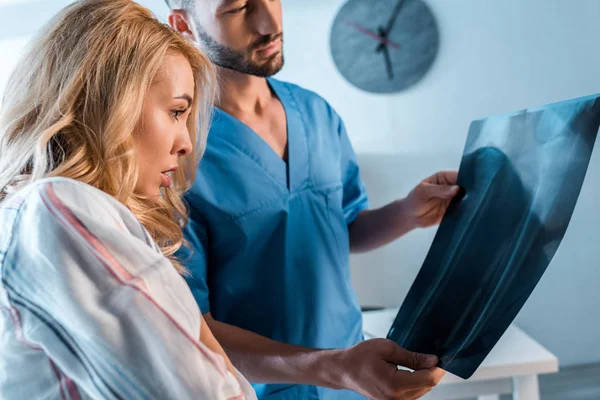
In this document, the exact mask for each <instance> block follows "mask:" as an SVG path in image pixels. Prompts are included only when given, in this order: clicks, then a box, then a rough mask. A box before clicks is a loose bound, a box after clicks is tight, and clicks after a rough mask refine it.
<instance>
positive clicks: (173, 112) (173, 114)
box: [171, 110, 187, 121]
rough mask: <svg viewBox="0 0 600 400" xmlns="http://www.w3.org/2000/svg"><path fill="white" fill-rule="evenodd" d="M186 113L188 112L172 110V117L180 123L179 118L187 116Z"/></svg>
mask: <svg viewBox="0 0 600 400" xmlns="http://www.w3.org/2000/svg"><path fill="white" fill-rule="evenodd" d="M186 111H187V110H171V115H172V116H173V118H175V120H177V121H179V117H181V116H182V115H183V114H185V112H186Z"/></svg>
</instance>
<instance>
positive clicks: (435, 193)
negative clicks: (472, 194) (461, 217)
mask: <svg viewBox="0 0 600 400" xmlns="http://www.w3.org/2000/svg"><path fill="white" fill-rule="evenodd" d="M457 176H458V172H457V171H442V172H438V173H437V174H435V175H432V176H430V177H429V178H427V179H425V180H423V181H422V182H421V183H419V184H418V185H417V186H416V187H415V188H414V189H413V190H412V191H411V192H410V193H409V195H408V196H407V197H406V199H405V201H404V204H403V206H404V207H405V211H406V213H407V217H408V218H410V219H411V221H412V223H413V224H414V226H415V227H417V228H427V227H430V226H433V225H438V224H439V223H440V222H441V221H442V218H443V216H444V214H445V213H446V210H447V209H448V206H449V205H450V202H451V201H452V199H453V198H454V196H456V195H457V194H458V192H459V187H458V186H456V179H457Z"/></svg>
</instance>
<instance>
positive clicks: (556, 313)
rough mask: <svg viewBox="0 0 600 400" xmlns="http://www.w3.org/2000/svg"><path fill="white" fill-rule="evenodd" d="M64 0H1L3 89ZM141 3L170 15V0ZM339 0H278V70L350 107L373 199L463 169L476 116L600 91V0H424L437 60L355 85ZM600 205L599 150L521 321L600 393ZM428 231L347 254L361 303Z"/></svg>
mask: <svg viewBox="0 0 600 400" xmlns="http://www.w3.org/2000/svg"><path fill="white" fill-rule="evenodd" d="M68 3H69V1H63V0H37V1H35V0H34V1H29V0H0V92H3V90H4V86H5V83H6V80H7V78H8V75H9V73H10V71H11V70H12V69H13V68H26V67H27V66H25V65H19V64H18V60H19V54H20V53H21V51H22V49H23V48H24V46H25V45H26V43H27V41H28V40H29V38H30V37H31V36H32V35H34V34H35V33H36V31H37V30H38V29H39V28H40V27H41V26H42V25H43V24H44V23H45V22H46V21H47V20H48V19H49V18H50V17H51V16H52V15H54V14H55V13H56V12H57V11H58V10H59V9H60V8H62V7H64V6H65V5H67V4H68ZM139 3H141V4H142V5H145V6H147V7H148V8H150V9H151V10H153V11H154V12H155V14H156V15H157V16H158V17H159V18H160V19H162V20H163V21H164V20H166V15H167V7H166V5H165V4H164V2H163V1H162V0H141V1H139ZM344 3H345V0H283V6H284V24H285V25H284V38H285V47H284V49H285V57H286V65H285V67H284V69H283V70H282V72H280V73H279V75H278V77H279V78H280V79H283V80H288V81H291V82H294V83H297V84H299V85H301V86H304V87H306V88H308V89H312V90H314V91H316V92H317V93H319V94H320V95H322V96H323V97H324V98H325V99H327V100H328V101H329V102H330V103H331V104H332V105H333V106H334V108H335V109H336V110H337V111H338V113H339V114H340V115H341V116H342V118H343V119H344V121H345V123H346V126H347V129H348V132H349V135H350V138H351V140H352V142H353V144H354V147H355V150H356V152H357V154H358V158H359V162H360V165H361V167H362V174H363V178H364V180H365V182H366V185H367V188H368V191H369V194H370V197H371V201H372V205H373V206H379V205H382V204H384V203H386V202H389V201H391V200H393V199H396V198H400V197H403V196H405V195H406V194H407V193H408V191H409V190H410V189H411V188H412V187H413V186H414V185H415V184H416V183H418V181H419V180H420V179H422V178H424V177H426V176H428V175H430V174H432V173H434V172H435V171H437V170H440V169H457V168H458V166H459V163H460V159H461V155H462V150H463V146H464V141H465V139H466V135H467V131H468V128H469V124H470V122H471V121H472V120H474V119H479V118H484V117H486V116H489V115H494V114H500V113H506V112H511V111H515V110H519V109H523V108H527V107H532V106H538V105H543V104H547V103H551V102H556V101H560V100H566V99H569V98H574V97H580V96H584V95H588V94H594V93H598V92H600V76H599V75H600V46H598V43H599V40H600V22H599V21H600V0H502V1H499V0H427V1H426V3H427V5H428V6H429V8H430V9H431V11H432V13H433V15H434V17H435V20H436V21H437V24H438V29H439V39H440V42H439V52H438V54H437V57H436V59H435V62H434V64H433V66H432V67H431V69H430V70H429V71H428V72H427V74H426V75H425V77H424V78H423V79H422V80H420V81H419V82H418V83H417V84H416V85H415V86H412V87H411V88H409V89H407V90H404V91H401V92H398V93H395V94H385V95H381V94H370V93H367V92H365V91H361V90H359V89H357V88H356V87H354V86H352V85H351V84H350V83H349V82H348V81H347V80H346V79H345V78H344V77H343V76H342V75H341V74H340V73H339V72H338V70H337V68H336V66H335V64H334V60H333V58H332V55H331V50H330V34H331V30H332V24H333V21H334V19H335V16H336V14H337V13H338V12H339V10H340V8H341V7H342V6H343V5H344ZM597 147H598V146H597ZM598 204H600V155H599V154H598V149H596V151H595V152H594V155H593V157H592V160H591V163H590V167H589V171H588V174H587V177H586V182H585V184H584V187H583V190H582V192H581V195H580V198H579V202H578V204H577V207H576V209H575V212H574V215H573V219H572V221H571V224H570V226H569V228H568V230H567V233H566V236H565V238H564V240H563V242H562V244H561V246H560V248H559V250H558V252H557V254H556V256H555V257H554V259H553V261H552V263H551V264H550V266H549V268H548V270H547V272H546V274H545V275H544V277H543V278H542V280H541V282H540V283H539V285H538V287H537V288H536V290H535V291H534V293H533V295H532V296H531V297H530V299H529V300H528V302H527V304H526V305H525V307H524V308H523V309H522V311H521V313H520V314H519V316H518V318H517V320H516V321H515V323H516V324H517V325H518V326H519V327H520V328H521V329H522V330H523V331H525V332H527V333H528V334H529V335H530V336H531V337H533V338H534V339H535V340H537V341H538V342H539V343H540V344H542V345H543V346H544V347H546V348H547V349H548V350H550V351H551V352H552V353H554V354H555V355H556V356H557V357H558V359H559V362H560V366H561V368H562V369H565V370H566V371H569V368H575V369H571V371H573V370H576V371H583V370H587V371H588V376H589V377H590V379H589V382H590V383H589V385H591V386H588V387H587V389H586V388H583V389H581V390H579V391H577V392H572V393H571V394H569V395H568V396H570V397H561V399H562V398H564V399H568V398H573V399H600V367H598V365H600V289H599V287H600V263H599V260H600V235H599V231H598V227H600V210H599V207H598ZM434 235H435V229H429V230H421V231H416V232H413V233H410V234H409V235H407V236H406V237H405V238H403V239H401V240H399V241H397V242H396V243H394V244H392V245H389V246H388V247H385V248H383V249H381V250H379V251H375V252H372V253H369V254H366V255H361V256H353V257H352V260H351V266H352V274H353V280H354V285H355V288H356V291H357V293H358V297H359V300H360V302H361V304H362V305H364V306H385V307H398V306H399V305H400V304H401V303H402V301H403V298H404V296H405V295H406V293H407V292H408V289H409V288H410V285H411V283H412V281H413V280H414V278H415V276H416V274H417V272H418V270H419V268H420V266H421V263H422V262H423V260H424V258H425V256H426V254H427V251H428V249H429V246H430V244H431V242H432V240H433V237H434ZM578 374H579V373H577V374H576V375H578ZM596 378H597V379H596ZM594 382H597V386H594V387H595V388H596V390H597V391H596V392H594V391H593V388H592V386H593V385H595V384H596V383H594ZM582 390H583V392H582ZM594 393H595V394H594ZM564 396H567V395H564ZM586 396H587V397H586ZM590 396H594V397H590Z"/></svg>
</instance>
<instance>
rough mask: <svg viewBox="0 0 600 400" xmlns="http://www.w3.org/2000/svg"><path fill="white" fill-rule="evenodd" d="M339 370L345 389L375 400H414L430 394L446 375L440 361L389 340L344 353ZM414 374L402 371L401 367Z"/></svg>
mask: <svg viewBox="0 0 600 400" xmlns="http://www.w3.org/2000/svg"><path fill="white" fill-rule="evenodd" d="M337 362H339V363H341V365H338V366H337V368H338V369H340V370H341V371H342V377H341V383H342V388H345V389H350V390H353V391H355V392H358V393H360V394H362V395H364V396H366V397H368V398H370V399H373V400H390V399H393V400H413V399H418V398H420V397H422V396H424V395H425V394H427V393H428V392H429V391H430V390H431V389H432V388H433V387H434V386H436V385H437V384H438V382H439V381H440V380H441V379H442V377H443V376H444V374H445V371H443V370H442V369H440V368H436V365H437V363H438V358H437V357H436V356H428V355H424V354H419V353H413V352H410V351H408V350H405V349H403V348H402V347H400V346H398V345H397V344H396V343H394V342H392V341H391V340H387V339H371V340H367V341H364V342H361V343H359V344H357V345H355V346H353V347H350V348H348V349H345V350H342V351H341V353H340V354H339V358H338V361H337ZM398 365H400V366H403V367H406V368H410V369H412V370H414V372H410V371H406V370H398V368H397V366H398Z"/></svg>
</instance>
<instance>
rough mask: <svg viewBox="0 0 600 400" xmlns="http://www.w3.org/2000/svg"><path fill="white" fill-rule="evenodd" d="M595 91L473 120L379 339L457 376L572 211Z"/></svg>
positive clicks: (520, 295) (501, 320) (597, 114)
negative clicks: (449, 190)
mask: <svg viewBox="0 0 600 400" xmlns="http://www.w3.org/2000/svg"><path fill="white" fill-rule="evenodd" d="M599 125H600V95H595V96H589V97H584V98H580V99H575V100H570V101H566V102H561V103H556V104H552V105H548V106H544V107H539V108H535V109H528V110H523V111H520V112H517V113H513V114H509V115H503V116H496V117H491V118H486V119H483V120H479V121H474V122H473V123H472V124H471V127H470V129H469V135H468V137H467V143H466V145H465V150H464V154H463V158H462V161H461V165H460V169H459V174H458V184H459V185H460V186H461V188H462V189H463V190H464V191H463V192H462V193H461V194H460V195H459V196H457V198H456V199H454V201H453V202H452V203H451V205H450V207H449V209H448V211H447V212H446V215H445V216H444V219H443V220H442V223H441V225H440V227H439V229H438V231H437V234H436V236H435V239H434V241H433V244H432V246H431V248H430V250H429V253H428V255H427V257H426V259H425V261H424V263H423V266H422V267H421V270H420V271H419V274H418V275H417V278H416V279H415V281H414V283H413V285H412V287H411V289H410V291H409V293H408V295H407V297H406V299H405V301H404V303H403V304H402V307H401V308H400V311H399V312H398V315H397V317H396V320H395V321H394V324H393V325H392V328H391V329H390V331H389V333H388V338H389V339H391V340H393V341H395V342H397V343H398V344H399V345H400V346H402V347H405V348H407V349H409V350H412V351H417V352H421V353H428V354H435V355H437V356H438V357H439V358H440V367H442V368H443V369H445V370H446V371H448V372H451V373H453V374H454V375H458V376H460V377H462V378H464V379H467V378H469V377H470V376H471V375H472V374H473V373H474V372H475V371H476V370H477V368H478V367H479V365H480V364H481V363H482V361H483V360H484V359H485V357H486V356H487V355H488V353H489V352H490V350H492V348H493V347H494V345H495V344H496V342H497V341H498V339H500V337H501V336H502V335H503V334H504V332H505V331H506V329H507V328H508V326H509V325H510V324H511V323H512V322H513V320H514V319H515V317H516V316H517V314H518V312H519V310H520V309H521V307H523V305H524V304H525V301H526V300H527V298H528V297H529V295H530V294H531V293H532V291H533V289H534V288H535V286H536V285H537V283H538V281H539V280H540V278H541V277H542V275H543V274H544V271H545V270H546V268H547V267H548V264H549V263H550V261H551V260H552V257H553V256H554V253H555V252H556V250H557V248H558V246H559V244H560V242H561V240H562V238H563V236H564V234H565V231H566V229H567V225H568V224H569V221H570V219H571V215H572V214H573V209H574V208H575V204H576V202H577V197H578V196H579V192H580V191H581V186H582V184H583V181H584V178H585V174H586V171H587V168H588V164H589V161H590V157H591V155H592V149H593V147H594V142H595V140H596V135H597V133H598V127H599Z"/></svg>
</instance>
